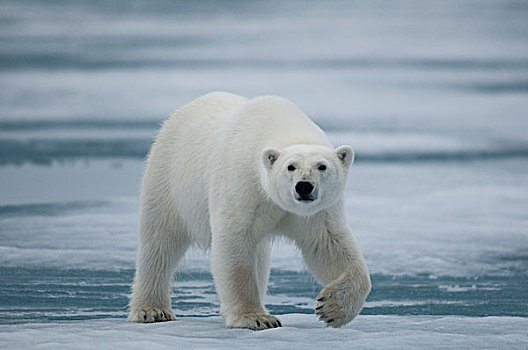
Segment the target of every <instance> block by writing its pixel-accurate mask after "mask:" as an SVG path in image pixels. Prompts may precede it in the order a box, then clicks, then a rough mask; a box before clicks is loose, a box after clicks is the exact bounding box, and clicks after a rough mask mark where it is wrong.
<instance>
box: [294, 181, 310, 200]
mask: <svg viewBox="0 0 528 350" xmlns="http://www.w3.org/2000/svg"><path fill="white" fill-rule="evenodd" d="M313 189H314V187H313V185H312V184H311V183H309V182H306V181H299V182H297V185H295V192H297V193H298V194H299V196H301V198H304V197H306V196H308V195H309V194H310V193H312V191H313Z"/></svg>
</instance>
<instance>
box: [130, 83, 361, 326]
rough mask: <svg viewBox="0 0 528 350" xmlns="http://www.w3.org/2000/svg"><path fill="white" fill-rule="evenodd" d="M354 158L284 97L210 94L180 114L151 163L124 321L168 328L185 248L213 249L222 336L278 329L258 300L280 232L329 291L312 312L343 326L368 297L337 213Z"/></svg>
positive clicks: (162, 137)
mask: <svg viewBox="0 0 528 350" xmlns="http://www.w3.org/2000/svg"><path fill="white" fill-rule="evenodd" d="M353 159H354V153H353V150H352V148H351V147H350V146H341V147H339V148H337V149H334V147H333V146H332V144H331V143H330V141H329V140H328V138H327V136H326V135H325V134H324V132H323V131H322V130H321V129H320V128H319V127H318V126H317V125H316V124H314V123H313V122H312V121H311V120H310V119H309V118H308V117H307V116H306V115H305V114H304V113H303V112H302V111H301V110H300V109H299V108H298V107H297V106H295V105H294V104H293V103H291V102H289V101H288V100H286V99H284V98H281V97H276V96H262V97H256V98H253V99H247V98H245V97H241V96H238V95H234V94H230V93H225V92H214V93H210V94H207V95H204V96H202V97H200V98H198V99H196V100H193V101H191V102H190V103H188V104H187V105H184V106H183V107H181V108H180V109H178V110H177V111H176V112H174V113H173V114H172V115H171V117H170V118H169V119H168V120H167V121H166V122H165V123H164V124H163V126H162V127H161V129H160V131H159V134H158V136H157V138H156V140H155V142H154V144H153V145H152V149H151V151H150V154H149V156H148V160H147V164H146V169H145V174H144V177H143V182H142V190H141V209H140V210H141V213H140V224H139V226H140V227H139V242H138V254H137V265H136V275H135V278H134V283H133V286H132V294H131V296H130V303H129V308H130V313H129V320H130V321H135V322H159V321H170V320H174V319H175V316H174V314H173V312H172V310H171V300H170V292H171V289H170V284H171V279H172V277H173V274H174V272H175V268H176V265H177V264H178V261H179V260H180V259H181V258H182V256H183V255H184V253H185V251H186V250H187V248H188V247H189V246H191V245H198V246H201V247H203V248H205V249H209V250H210V262H211V272H212V274H213V277H214V282H215V286H216V290H217V293H218V295H219V297H220V300H221V308H220V312H221V314H222V317H223V321H224V324H225V325H226V326H227V327H230V328H249V329H253V330H262V329H267V328H275V327H281V326H282V325H281V322H280V321H279V319H278V318H276V317H274V316H271V315H270V314H269V313H268V311H267V310H266V308H265V307H264V304H263V301H264V296H265V294H266V289H267V283H268V277H269V269H270V249H271V240H272V239H273V237H276V236H277V235H283V236H286V237H287V238H289V239H291V240H292V241H294V242H295V244H296V245H297V246H298V247H299V248H300V250H301V252H302V254H303V257H304V259H305V262H306V265H307V266H308V268H309V269H310V270H311V272H312V273H313V275H314V276H315V278H316V279H317V280H318V281H319V282H321V283H322V284H323V285H324V286H325V287H324V288H323V289H322V290H321V292H320V293H319V295H318V296H317V307H316V308H315V310H316V314H317V315H318V316H319V318H320V320H322V321H324V322H325V323H326V324H327V325H329V326H332V327H340V326H342V325H344V324H346V323H348V322H350V321H351V320H352V319H353V318H354V317H355V316H356V315H357V314H358V313H359V312H360V311H361V308H362V306H363V302H364V300H365V298H366V296H367V295H368V293H369V292H370V277H369V273H368V270H367V267H366V264H365V262H364V260H363V257H362V255H361V253H360V252H359V251H358V249H357V247H356V244H355V242H354V239H353V238H352V236H351V234H350V229H349V227H348V225H347V223H346V219H345V213H344V204H343V190H344V187H345V183H346V179H347V174H348V169H349V166H350V165H351V164H352V162H353Z"/></svg>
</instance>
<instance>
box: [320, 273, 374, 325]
mask: <svg viewBox="0 0 528 350" xmlns="http://www.w3.org/2000/svg"><path fill="white" fill-rule="evenodd" d="M365 295H366V294H365V293H364V292H362V291H361V288H359V286H358V284H357V283H354V279H353V278H351V276H350V275H349V274H348V273H344V274H343V275H341V276H340V277H339V278H337V279H336V280H335V281H333V282H331V283H329V284H328V285H327V286H326V287H324V288H323V290H321V292H320V293H319V295H317V298H316V300H317V307H316V308H315V313H316V315H317V316H319V320H320V321H323V322H325V323H326V325H327V326H331V327H334V328H338V327H341V326H344V325H345V324H347V323H348V322H350V321H352V319H353V318H354V317H356V316H357V315H358V314H359V312H360V311H361V308H362V306H363V301H364V296H365Z"/></svg>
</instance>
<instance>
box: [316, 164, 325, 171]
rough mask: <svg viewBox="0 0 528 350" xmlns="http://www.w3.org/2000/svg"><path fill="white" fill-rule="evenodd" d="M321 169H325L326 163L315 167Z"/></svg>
mask: <svg viewBox="0 0 528 350" xmlns="http://www.w3.org/2000/svg"><path fill="white" fill-rule="evenodd" d="M317 169H319V170H321V171H325V170H326V165H324V164H322V165H319V167H318V168H317Z"/></svg>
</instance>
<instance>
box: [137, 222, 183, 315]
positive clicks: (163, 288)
mask: <svg viewBox="0 0 528 350" xmlns="http://www.w3.org/2000/svg"><path fill="white" fill-rule="evenodd" d="M172 220H174V218H172ZM169 222H170V221H169ZM164 224H165V225H162V224H160V225H158V224H156V223H149V224H144V225H143V224H141V225H140V227H141V228H140V235H139V243H138V256H137V263H136V276H135V278H134V283H133V285H132V294H131V296H130V303H129V310H130V311H129V315H128V320H129V321H132V322H142V323H150V322H163V321H172V320H175V319H176V317H175V316H174V313H173V312H172V309H171V299H170V293H171V288H170V284H171V281H172V278H173V276H174V271H175V269H176V266H177V264H178V262H179V261H180V259H181V258H182V257H183V255H184V254H185V252H186V251H187V248H188V247H189V245H190V240H189V238H188V235H187V234H186V233H185V232H184V231H183V230H178V229H177V228H174V227H167V221H165V222H164ZM174 226H176V225H174Z"/></svg>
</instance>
